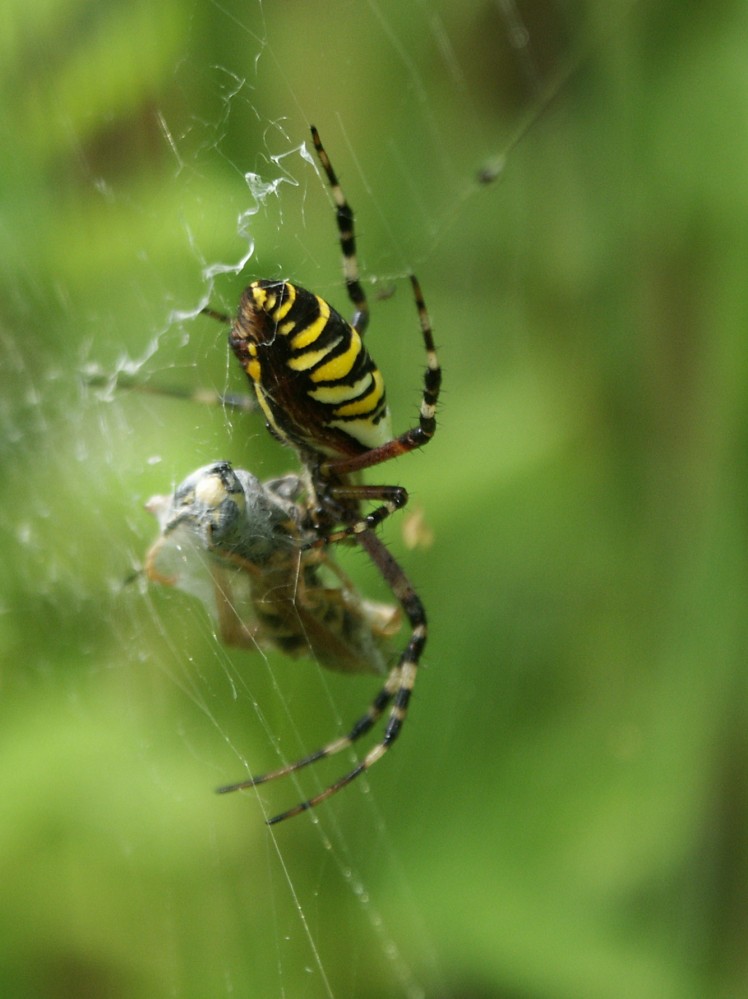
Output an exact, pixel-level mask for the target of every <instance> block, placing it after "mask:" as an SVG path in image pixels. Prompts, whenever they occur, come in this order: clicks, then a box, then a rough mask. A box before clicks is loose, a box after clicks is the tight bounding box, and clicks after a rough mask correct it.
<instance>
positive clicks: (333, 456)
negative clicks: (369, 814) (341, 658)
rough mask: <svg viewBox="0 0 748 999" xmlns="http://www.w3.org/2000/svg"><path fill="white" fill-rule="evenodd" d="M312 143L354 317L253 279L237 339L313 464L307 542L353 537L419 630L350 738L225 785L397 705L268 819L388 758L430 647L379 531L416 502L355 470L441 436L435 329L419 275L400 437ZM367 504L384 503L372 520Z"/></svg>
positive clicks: (345, 226) (276, 425)
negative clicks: (352, 753) (418, 348)
mask: <svg viewBox="0 0 748 999" xmlns="http://www.w3.org/2000/svg"><path fill="white" fill-rule="evenodd" d="M312 140H313V142H314V148H315V150H316V152H317V156H318V158H319V161H320V164H321V166H322V169H323V171H324V173H325V175H326V176H327V180H328V182H329V185H330V189H331V191H332V196H333V200H334V202H335V212H336V219H337V227H338V233H339V239H340V246H341V250H342V255H343V274H344V277H345V283H346V288H347V291H348V297H349V298H350V300H351V302H352V303H353V306H354V310H355V311H354V315H353V319H352V321H351V322H350V323H349V322H348V321H347V320H345V319H344V318H343V317H342V316H341V315H340V314H339V313H338V312H336V311H335V309H333V308H332V306H331V305H329V304H328V303H327V302H326V301H324V299H322V298H320V297H319V296H318V295H315V294H313V293H312V292H309V291H306V290H305V289H304V288H300V287H299V286H298V285H295V284H293V283H292V282H290V281H282V280H277V281H274V280H259V281H253V282H252V283H251V284H250V285H249V286H248V287H247V288H246V289H245V291H244V293H243V294H242V297H241V300H240V303H239V309H238V312H237V315H236V318H235V320H234V321H233V323H232V326H231V331H230V333H229V343H230V345H231V348H232V350H233V352H234V354H235V355H236V357H237V358H238V360H239V362H240V364H241V365H242V367H243V369H244V371H245V372H246V374H247V376H248V377H249V380H250V382H251V384H252V386H253V388H254V390H255V394H256V396H257V401H258V403H259V405H260V407H261V408H262V411H263V413H264V415H265V419H266V421H267V425H268V428H269V430H270V431H271V433H273V434H274V435H275V436H276V437H277V438H278V439H279V440H280V441H281V442H282V443H284V444H287V445H289V446H290V447H292V448H293V449H294V450H295V451H296V452H297V453H298V455H299V457H300V459H301V461H302V464H303V466H304V469H305V472H306V488H307V503H308V509H309V511H310V515H311V517H312V519H313V523H314V529H315V532H316V538H315V539H314V541H312V542H308V543H309V544H312V545H313V546H317V547H325V546H326V545H327V544H328V543H330V542H334V541H340V540H343V539H346V538H353V539H355V541H356V542H357V543H358V544H359V545H360V546H361V547H362V548H364V549H365V550H366V552H367V553H368V555H369V557H370V558H371V560H372V562H373V563H374V564H375V565H376V567H377V568H378V570H379V572H380V573H381V575H382V576H383V578H384V580H385V581H386V583H387V584H388V586H389V587H390V589H391V590H392V592H393V594H394V595H395V597H396V598H397V600H398V601H399V603H400V605H401V606H402V608H403V610H404V612H405V616H406V617H407V620H408V622H409V625H410V629H411V632H410V638H409V639H408V642H407V645H406V647H405V649H404V650H403V652H402V654H401V655H400V657H399V660H398V662H397V663H396V664H395V665H394V666H393V667H392V669H391V670H390V672H389V675H388V676H387V679H386V680H385V682H384V685H383V686H382V688H381V690H380V691H379V692H378V694H377V695H376V696H375V698H374V700H373V701H372V702H371V704H370V706H369V708H368V709H367V711H366V713H365V714H364V715H363V716H362V717H361V718H360V719H359V720H358V721H357V722H356V723H355V724H354V725H353V727H352V728H351V729H350V731H349V732H348V734H347V735H346V736H343V737H340V738H338V739H335V740H333V741H332V742H330V743H328V744H327V745H325V746H323V747H322V748H321V749H318V750H316V751H315V752H313V753H310V754H309V755H307V756H305V757H303V758H302V759H300V760H298V761H296V762H295V763H291V764H289V765H287V766H284V767H281V768H280V769H278V770H274V771H272V772H271V773H268V774H265V775H263V776H262V777H255V778H253V779H250V780H245V781H240V782H238V783H236V784H231V785H228V786H226V787H224V788H221V789H220V790H221V791H224V792H225V791H234V790H239V789H241V788H248V787H256V786H257V785H258V784H262V783H264V782H266V781H269V780H273V779H275V778H276V777H281V776H284V775H286V774H289V773H293V772H294V771H296V770H299V769H301V768H302V767H304V766H307V765H308V764H309V763H313V762H315V761H316V760H319V759H323V758H325V757H327V756H331V755H333V754H334V753H338V752H340V751H341V750H344V749H346V748H347V747H348V746H350V745H351V744H352V743H354V742H355V741H357V740H358V739H360V738H361V737H362V736H363V735H365V734H366V733H367V732H369V731H370V729H371V728H372V727H373V726H374V724H375V723H376V722H377V721H378V719H379V718H380V717H381V716H382V715H383V714H384V713H385V712H386V711H387V710H388V709H389V713H388V716H387V721H386V724H385V728H384V733H383V735H382V737H381V739H380V741H379V742H378V743H376V744H375V745H374V746H373V747H372V748H371V749H369V750H368V752H367V753H366V754H365V755H364V756H363V758H362V759H361V761H360V762H359V763H358V765H357V766H355V767H354V768H353V769H351V770H349V771H348V772H347V773H346V774H344V775H343V776H342V777H340V778H339V779H338V780H336V781H335V782H334V783H333V784H331V785H329V787H327V788H326V789H325V790H323V791H321V792H320V793H319V794H316V795H315V796H314V797H312V798H309V799H308V800H306V801H303V802H301V803H300V804H298V805H296V806H295V807H293V808H291V809H289V810H288V811H286V812H283V813H282V814H280V815H278V816H276V817H275V818H274V819H272V820H271V822H279V821H281V820H283V819H286V818H290V817H291V816H293V815H297V814H299V813H300V812H302V811H304V810H306V809H309V808H313V807H314V806H315V805H318V804H319V803H320V802H321V801H324V800H325V799H326V798H329V797H330V796H331V795H332V794H335V793H336V792H337V791H339V790H341V788H343V787H345V786H346V785H348V784H350V782H351V781H353V780H354V779H355V778H357V777H359V776H360V775H361V774H363V773H364V772H365V771H366V770H368V769H369V768H370V767H371V766H372V765H373V764H374V763H376V762H377V761H378V760H379V759H381V758H382V756H384V754H385V753H386V752H387V750H388V749H389V748H390V747H391V746H392V744H393V743H394V742H395V740H396V739H397V737H398V735H399V733H400V731H401V729H402V726H403V723H404V721H405V718H406V714H407V710H408V704H409V701H410V699H411V694H412V691H413V687H414V684H415V680H416V673H417V669H418V663H419V661H420V659H421V655H422V653H423V649H424V645H425V643H426V613H425V610H424V607H423V604H422V602H421V600H420V598H419V597H418V595H417V593H416V592H415V590H414V588H413V586H412V584H411V583H410V581H409V579H408V577H407V576H406V575H405V572H404V571H403V570H402V568H401V567H400V566H399V564H398V563H397V561H396V560H395V559H394V558H393V556H392V555H391V554H390V552H389V551H388V550H387V548H386V547H385V545H384V543H383V542H382V541H381V539H380V538H379V536H378V535H377V534H376V533H375V530H374V528H376V527H377V526H378V525H379V524H380V523H381V522H382V521H383V520H384V519H385V518H386V517H388V516H389V515H390V514H392V513H394V512H395V510H398V509H400V508H401V507H403V506H404V505H405V503H406V502H407V499H408V494H407V492H406V491H405V489H403V488H402V487H401V486H390V485H362V484H361V483H359V481H358V479H357V473H358V472H360V471H361V470H362V469H366V468H372V467H374V466H375V465H381V464H383V463H384V462H386V461H389V460H390V459H391V458H396V457H398V456H399V455H401V454H405V453H406V452H408V451H412V450H414V449H416V448H420V447H423V446H424V445H426V444H428V442H429V441H430V440H431V438H432V437H433V435H434V431H435V429H436V420H435V412H436V404H437V400H438V396H439V387H440V383H441V369H440V367H439V362H438V360H437V356H436V350H435V347H434V340H433V335H432V332H431V324H430V321H429V316H428V313H427V311H426V306H425V304H424V300H423V296H422V294H421V289H420V286H419V284H418V281H417V279H416V278H415V277H414V276H411V279H410V280H411V285H412V289H413V295H414V299H415V304H416V310H417V313H418V318H419V322H420V328H421V335H422V338H423V343H424V346H425V350H426V369H425V374H424V380H423V396H422V400H421V406H420V413H419V419H418V425H417V426H415V427H412V428H410V429H409V430H406V431H405V432H404V433H402V434H399V435H397V436H393V433H392V428H391V423H390V414H389V409H388V407H387V402H386V398H385V389H384V380H383V378H382V375H381V373H380V372H379V369H378V368H377V366H376V364H375V363H374V361H373V360H372V358H371V356H370V355H369V353H368V351H367V349H366V347H365V346H364V343H363V336H364V333H365V331H366V328H367V326H368V322H369V307H368V304H367V301H366V295H365V294H364V290H363V288H362V286H361V282H360V280H359V271H358V263H357V259H356V244H355V234H354V217H353V210H352V208H351V206H350V205H349V203H348V201H347V200H346V197H345V195H344V194H343V190H342V188H341V186H340V184H339V182H338V179H337V176H336V174H335V171H334V170H333V167H332V164H331V162H330V159H329V157H328V155H327V153H326V152H325V150H324V148H323V146H322V143H321V141H320V138H319V134H318V132H317V130H316V128H312ZM206 311H207V312H208V313H209V314H210V315H213V316H214V317H216V318H219V319H223V320H225V321H226V322H230V321H231V320H229V319H228V317H226V316H221V315H220V314H218V313H215V312H213V311H212V310H206ZM365 502H374V503H377V504H379V505H377V506H376V507H375V508H374V509H373V510H371V511H370V512H368V513H365V512H364V511H363V509H362V504H363V503H365Z"/></svg>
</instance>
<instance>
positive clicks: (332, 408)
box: [229, 281, 392, 456]
mask: <svg viewBox="0 0 748 999" xmlns="http://www.w3.org/2000/svg"><path fill="white" fill-rule="evenodd" d="M229 343H230V345H231V348H232V350H233V351H234V353H235V354H236V356H237V358H238V359H239V362H240V363H241V365H242V367H243V368H244V370H245V372H246V373H247V375H248V377H249V378H250V381H251V382H252V384H253V386H254V389H255V392H256V394H257V399H258V402H259V404H260V406H261V407H262V410H263V412H264V414H265V418H266V419H267V422H268V425H269V427H270V428H271V429H272V430H273V432H274V433H275V434H276V435H277V436H278V437H280V438H281V440H283V441H284V442H285V443H287V444H290V445H291V446H292V447H296V448H297V449H301V450H303V451H314V452H318V453H322V454H325V455H328V456H336V455H346V456H347V455H357V454H362V453H364V452H366V451H370V450H372V449H373V448H376V447H379V446H380V445H382V444H384V443H386V442H387V441H389V440H390V439H391V437H392V428H391V426H390V416H389V410H388V408H387V401H386V397H385V389H384V380H383V378H382V375H381V373H380V371H379V369H378V368H377V366H376V364H375V363H374V361H373V360H372V358H371V356H370V355H369V352H368V351H367V350H366V348H365V347H364V344H363V341H362V339H361V336H360V334H359V332H358V330H356V329H355V328H354V327H353V326H352V325H351V324H350V323H349V322H348V321H347V320H346V319H344V318H343V316H341V315H340V313H339V312H337V311H336V310H335V309H333V308H332V306H330V305H329V304H328V303H327V302H326V301H325V300H324V299H323V298H320V297H319V295H315V294H313V293H312V292H310V291H306V289H304V288H300V287H299V286H298V285H295V284H292V283H291V282H290V281H253V282H252V284H250V285H249V286H248V287H247V288H245V290H244V293H243V294H242V298H241V301H240V303H239V310H238V313H237V317H236V320H235V321H234V324H233V326H232V328H231V333H230V334H229Z"/></svg>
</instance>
